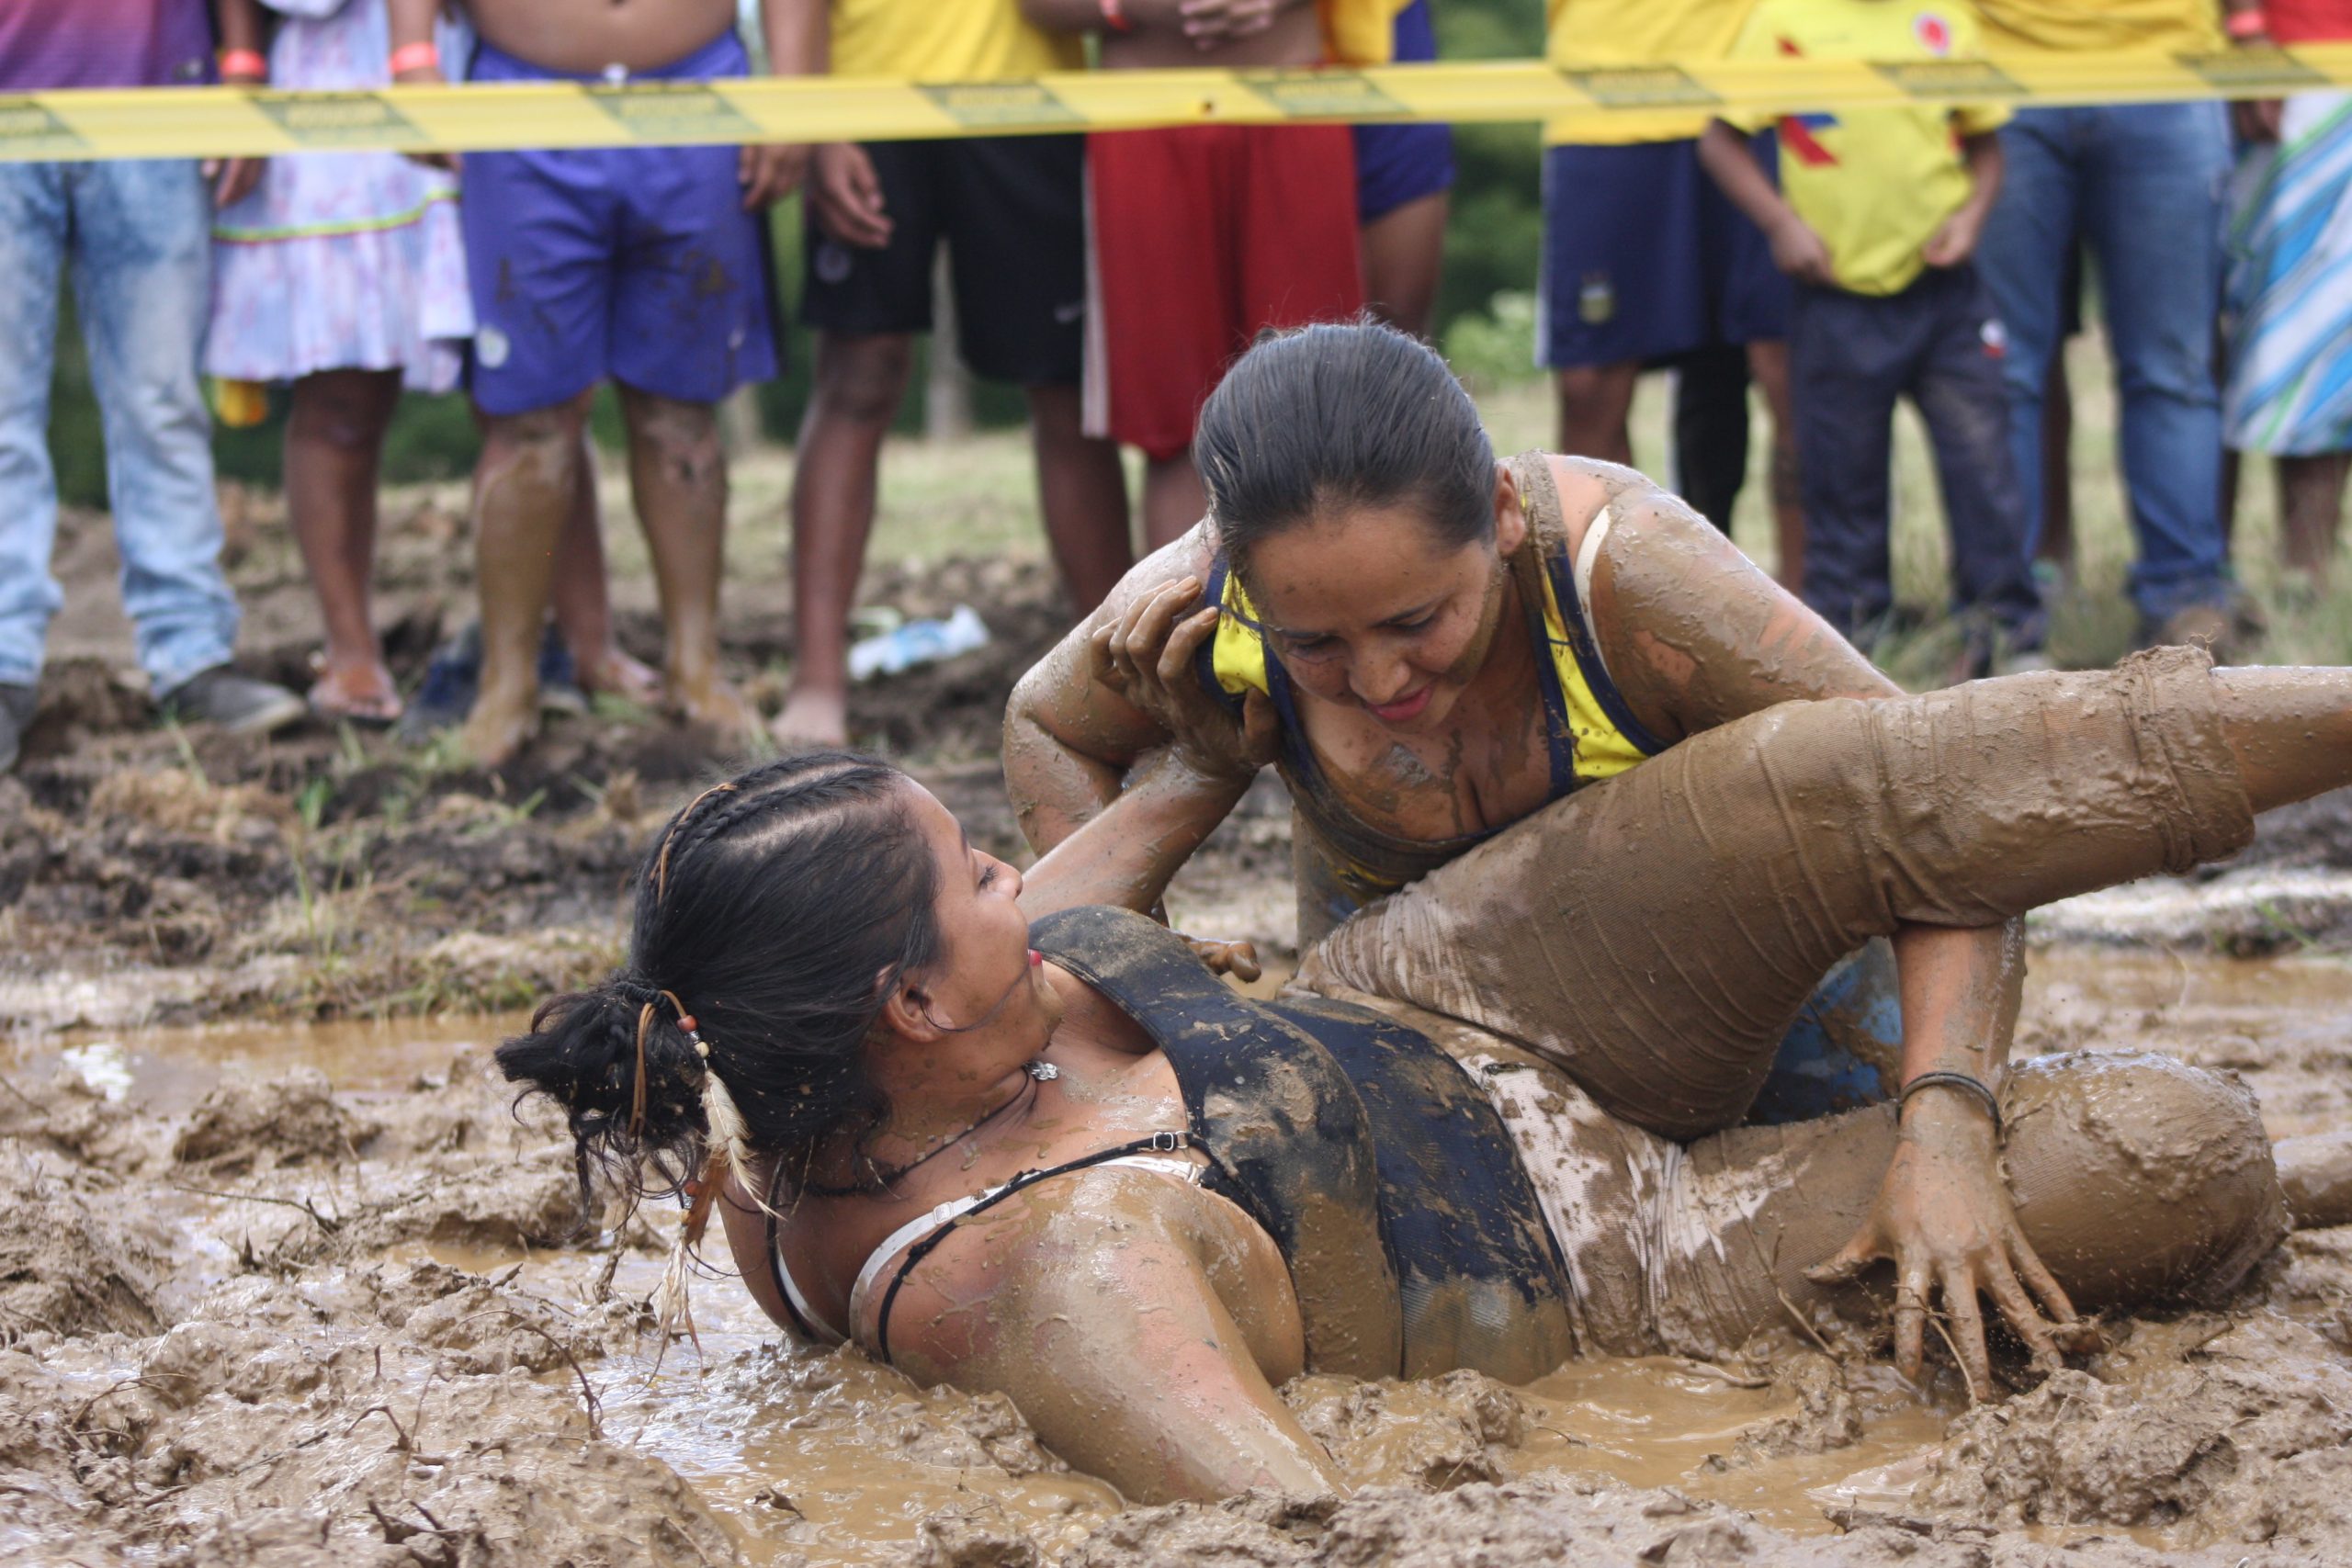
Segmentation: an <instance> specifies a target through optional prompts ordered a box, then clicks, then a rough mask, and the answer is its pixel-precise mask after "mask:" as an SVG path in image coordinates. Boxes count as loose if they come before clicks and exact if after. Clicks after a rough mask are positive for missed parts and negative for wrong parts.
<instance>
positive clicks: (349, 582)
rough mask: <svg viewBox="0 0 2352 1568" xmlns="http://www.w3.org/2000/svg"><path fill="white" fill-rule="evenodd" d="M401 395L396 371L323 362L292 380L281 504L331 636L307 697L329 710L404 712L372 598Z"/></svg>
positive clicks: (385, 716) (364, 714)
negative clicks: (385, 472)
mask: <svg viewBox="0 0 2352 1568" xmlns="http://www.w3.org/2000/svg"><path fill="white" fill-rule="evenodd" d="M400 398H401V373H400V372H399V371H398V370H322V371H320V372H318V373H317V374H315V375H311V376H305V377H303V378H301V379H300V380H298V381H296V382H295V383H294V406H293V409H292V412H290V413H289V414H288V418H287V421H286V509H287V511H288V513H289V514H291V516H292V518H293V522H294V538H295V541H296V542H297V543H298V544H300V546H301V547H302V564H303V565H304V566H305V567H306V568H308V569H309V570H310V573H311V589H312V590H313V591H314V592H316V593H317V594H318V596H319V619H320V620H321V621H322V623H323V625H324V627H325V631H326V640H327V647H326V659H325V664H324V667H323V668H322V670H321V671H319V681H318V683H317V684H316V685H314V686H312V687H311V708H312V709H313V710H314V711H316V712H318V713H322V714H325V715H328V716H334V717H352V718H363V719H377V720H390V719H394V718H397V717H399V716H400V711H401V699H400V693H399V692H398V691H397V690H396V689H395V688H394V687H393V685H392V673H391V671H389V670H387V669H385V668H384V649H383V645H382V644H381V643H380V642H379V641H378V640H377V638H376V626H375V623H374V621H373V620H372V619H370V617H369V615H368V582H369V580H370V579H371V578H372V577H373V576H374V569H375V564H376V484H377V479H378V477H379V474H380V472H381V470H382V465H383V457H384V432H385V429H386V428H387V427H388V426H389V425H390V423H391V422H392V411H393V409H395V408H397V407H398V406H399V404H400Z"/></svg>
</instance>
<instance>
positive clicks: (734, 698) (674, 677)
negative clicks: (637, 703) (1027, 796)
mask: <svg viewBox="0 0 2352 1568" xmlns="http://www.w3.org/2000/svg"><path fill="white" fill-rule="evenodd" d="M668 685H669V691H670V700H671V701H672V702H673V704H674V705H676V707H677V710H678V711H679V712H680V713H682V714H684V716H685V717H686V721H687V722H688V723H690V724H698V725H701V726H702V727H704V728H707V729H710V730H713V731H715V732H717V733H718V734H719V735H722V736H726V737H728V738H729V739H739V738H748V737H750V736H753V735H757V734H758V733H759V732H760V715H759V710H758V709H756V708H754V707H752V705H751V704H750V703H748V702H745V701H744V700H743V694H742V693H741V692H739V691H737V690H736V689H735V685H734V682H731V681H729V680H727V679H726V678H725V677H724V676H722V675H719V674H718V673H717V672H715V671H714V672H711V673H709V674H705V675H699V676H690V675H686V674H684V673H681V672H680V671H676V670H673V671H670V678H669V682H668Z"/></svg>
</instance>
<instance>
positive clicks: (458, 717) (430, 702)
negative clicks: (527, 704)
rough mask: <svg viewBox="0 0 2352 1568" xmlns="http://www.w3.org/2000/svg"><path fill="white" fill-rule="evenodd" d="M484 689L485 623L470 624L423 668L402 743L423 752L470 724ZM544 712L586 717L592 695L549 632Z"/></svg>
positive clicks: (543, 653) (542, 645) (542, 665)
mask: <svg viewBox="0 0 2352 1568" xmlns="http://www.w3.org/2000/svg"><path fill="white" fill-rule="evenodd" d="M480 690H481V622H480V621H468V622H467V623H466V624H465V626H463V627H462V628H461V629H460V630H459V631H458V635H457V636H455V637H451V638H449V639H448V640H447V642H444V643H443V644H442V645H441V646H440V647H439V648H436V649H434V650H433V659H432V661H431V662H430V663H428V664H427V665H425V667H424V684H423V685H421V686H419V687H417V689H416V692H415V694H413V695H412V696H411V697H410V698H409V700H408V711H407V712H405V713H403V714H401V722H400V730H399V734H400V738H401V739H402V740H404V741H406V742H408V743H409V744H410V745H412V746H421V745H423V744H424V742H425V741H426V740H427V739H430V738H431V737H432V736H433V735H434V734H435V733H436V732H437V731H440V730H444V729H449V728H454V727H456V726H458V725H460V724H463V723H465V721H466V716H467V715H468V714H469V713H471V712H473V710H474V694H475V693H476V692H478V691H480ZM539 706H540V708H541V709H543V710H544V711H546V712H548V713H560V714H574V715H577V714H583V713H586V712H587V711H588V694H587V693H586V692H584V691H582V690H581V688H580V676H579V673H578V671H576V670H574V668H573V667H572V662H571V649H568V648H566V647H564V646H563V638H562V637H559V636H557V635H556V629H555V627H554V626H548V629H547V635H546V636H545V637H541V638H540V639H539Z"/></svg>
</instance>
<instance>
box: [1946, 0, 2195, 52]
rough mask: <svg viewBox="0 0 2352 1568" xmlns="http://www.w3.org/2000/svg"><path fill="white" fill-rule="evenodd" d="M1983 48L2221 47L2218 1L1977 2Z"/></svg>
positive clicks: (2150, 49)
mask: <svg viewBox="0 0 2352 1568" xmlns="http://www.w3.org/2000/svg"><path fill="white" fill-rule="evenodd" d="M1978 9H1979V10H1981V11H1983V12H1984V14H1985V49H1986V51H1989V52H1991V53H1994V54H2008V53H2016V52H2018V51H2026V50H2036V49H2045V50H2064V51H2069V52H2073V51H2094V50H2098V51H2125V52H2137V53H2162V54H2170V53H2177V52H2179V51H2199V50H2216V49H2220V48H2221V47H2222V0H1978Z"/></svg>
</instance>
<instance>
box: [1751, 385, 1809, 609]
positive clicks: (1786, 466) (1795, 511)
mask: <svg viewBox="0 0 2352 1568" xmlns="http://www.w3.org/2000/svg"><path fill="white" fill-rule="evenodd" d="M1747 373H1748V374H1749V375H1750V376H1751V377H1753V378H1755V380H1756V385H1757V388H1758V390H1760V391H1762V392H1763V394H1764V406H1765V407H1766V408H1768V409H1770V410H1771V411H1772V468H1771V476H1772V540H1773V543H1774V544H1775V545H1776V546H1777V547H1779V550H1780V555H1781V570H1780V573H1779V576H1780V581H1781V587H1783V588H1785V589H1787V590H1788V591H1789V592H1792V593H1801V592H1804V557H1805V549H1804V493H1803V482H1804V464H1803V462H1801V461H1800V460H1799V458H1798V457H1797V432H1796V414H1795V411H1794V410H1793V409H1792V407H1791V406H1790V404H1791V398H1790V394H1789V345H1788V344H1786V343H1785V342H1765V343H1751V344H1748V345H1747Z"/></svg>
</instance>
